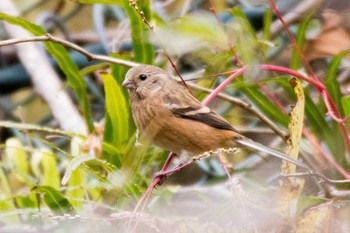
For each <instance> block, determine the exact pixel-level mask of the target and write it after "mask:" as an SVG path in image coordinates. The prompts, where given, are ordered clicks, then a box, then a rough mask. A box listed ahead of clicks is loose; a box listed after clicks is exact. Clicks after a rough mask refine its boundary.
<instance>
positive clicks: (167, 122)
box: [122, 65, 309, 170]
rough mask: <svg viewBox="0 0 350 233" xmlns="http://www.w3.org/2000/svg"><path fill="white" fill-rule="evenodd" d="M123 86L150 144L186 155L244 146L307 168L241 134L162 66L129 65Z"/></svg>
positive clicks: (142, 132)
mask: <svg viewBox="0 0 350 233" xmlns="http://www.w3.org/2000/svg"><path fill="white" fill-rule="evenodd" d="M122 87H124V88H126V89H127V90H128V93H129V96H130V102H131V110H132V116H133V119H134V121H135V124H136V127H137V128H138V130H139V132H140V133H141V135H142V136H143V137H145V138H146V139H147V140H148V141H149V142H150V143H151V144H154V145H156V146H158V147H161V148H163V149H165V150H168V151H172V152H174V153H176V154H182V153H186V154H189V155H199V154H202V153H204V152H207V151H213V150H216V149H219V148H233V147H238V146H240V145H243V146H246V147H250V148H252V149H255V150H258V151H261V152H265V153H268V154H271V155H273V156H276V157H278V158H281V159H284V160H286V161H289V162H291V163H294V164H295V165H297V166H300V167H302V168H305V169H308V168H307V166H306V165H304V164H303V163H301V162H299V161H297V160H295V159H292V158H290V157H289V156H287V155H285V154H283V153H281V152H279V151H277V150H274V149H271V148H269V147H266V146H264V145H262V144H260V143H258V142H255V141H253V140H251V139H249V138H247V137H244V136H243V135H241V134H240V133H239V132H238V131H237V130H236V129H235V128H233V127H232V126H231V125H230V123H228V122H227V121H226V120H225V119H224V118H223V117H222V116H220V115H219V114H218V113H216V112H214V111H213V110H211V109H209V108H208V107H207V106H205V105H203V104H202V103H200V102H199V101H198V100H197V99H196V98H195V97H193V96H192V95H191V94H190V93H189V91H188V90H187V89H186V88H185V87H184V86H183V85H182V84H180V83H178V82H177V81H176V80H175V79H174V78H172V77H171V75H169V74H168V73H167V72H165V71H164V70H162V69H161V68H158V67H156V66H151V65H140V66H137V67H134V68H131V69H130V70H129V71H128V72H127V74H126V77H125V80H124V81H123V83H122ZM308 170H309V169H308Z"/></svg>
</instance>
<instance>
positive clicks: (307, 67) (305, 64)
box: [269, 0, 318, 80]
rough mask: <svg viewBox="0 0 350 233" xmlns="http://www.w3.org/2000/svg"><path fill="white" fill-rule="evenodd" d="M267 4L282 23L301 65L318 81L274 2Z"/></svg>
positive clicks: (272, 0)
mask: <svg viewBox="0 0 350 233" xmlns="http://www.w3.org/2000/svg"><path fill="white" fill-rule="evenodd" d="M269 2H270V5H271V7H272V10H273V11H274V12H275V14H276V15H277V17H278V19H279V20H280V22H281V23H282V26H283V28H284V30H285V31H286V32H287V34H288V37H289V39H290V41H291V42H292V44H293V46H294V48H295V49H296V50H297V52H298V54H299V56H300V58H301V60H302V62H303V64H304V66H305V68H306V70H307V72H309V74H310V75H311V76H312V78H313V79H316V80H318V79H317V76H316V75H315V73H314V71H313V70H312V69H311V67H310V65H309V63H308V62H307V60H306V58H305V56H304V54H303V52H302V51H301V49H300V47H299V45H298V43H297V41H296V40H295V38H294V36H293V34H292V33H291V31H290V30H289V27H288V25H287V24H286V22H285V21H284V20H283V17H282V15H281V12H280V11H279V10H278V8H277V6H276V4H275V2H274V0H269Z"/></svg>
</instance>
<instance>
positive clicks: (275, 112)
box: [238, 83, 289, 127]
mask: <svg viewBox="0 0 350 233" xmlns="http://www.w3.org/2000/svg"><path fill="white" fill-rule="evenodd" d="M238 89H239V90H240V91H242V92H243V93H244V94H245V95H246V96H247V97H248V98H249V100H250V101H251V102H252V103H253V104H254V105H255V106H256V107H257V108H259V109H260V110H261V111H262V112H263V113H264V114H266V115H267V116H268V117H269V118H270V119H271V120H273V121H275V122H278V123H279V124H282V125H283V126H285V127H287V125H288V121H289V120H288V116H287V115H286V114H284V113H283V112H282V111H281V110H280V109H279V108H278V107H277V106H276V105H275V104H274V103H272V102H271V100H270V99H269V98H267V97H266V95H265V94H263V93H261V92H260V90H259V88H257V87H253V86H248V85H246V84H244V83H242V84H241V85H239V86H238Z"/></svg>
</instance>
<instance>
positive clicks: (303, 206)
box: [296, 196, 328, 216]
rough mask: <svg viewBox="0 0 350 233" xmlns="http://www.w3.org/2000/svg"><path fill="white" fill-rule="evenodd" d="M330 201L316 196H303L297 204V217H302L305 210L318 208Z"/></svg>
mask: <svg viewBox="0 0 350 233" xmlns="http://www.w3.org/2000/svg"><path fill="white" fill-rule="evenodd" d="M327 201H328V200H327V199H325V198H322V197H316V196H301V197H299V198H298V203H297V215H296V216H300V214H302V213H303V212H304V211H305V210H307V209H309V208H311V207H313V206H317V205H319V204H322V203H325V202H327Z"/></svg>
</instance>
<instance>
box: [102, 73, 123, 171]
mask: <svg viewBox="0 0 350 233" xmlns="http://www.w3.org/2000/svg"><path fill="white" fill-rule="evenodd" d="M102 78H103V80H104V87H105V93H106V126H105V130H106V131H107V133H106V132H105V136H106V139H105V140H106V142H108V143H110V144H112V145H114V146H116V147H117V148H118V149H119V150H122V151H123V147H124V145H125V143H127V140H128V138H129V119H130V115H129V114H130V113H129V107H128V104H127V101H126V99H125V95H124V93H123V90H122V89H121V87H120V86H119V85H118V84H117V82H116V80H115V79H114V78H113V76H112V75H110V74H107V73H102ZM106 127H108V128H106ZM119 156H120V155H116V154H115V155H114V156H113V157H112V158H109V159H107V161H108V162H110V163H112V164H114V165H116V166H119V165H120V161H119ZM118 164H119V165H118Z"/></svg>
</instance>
